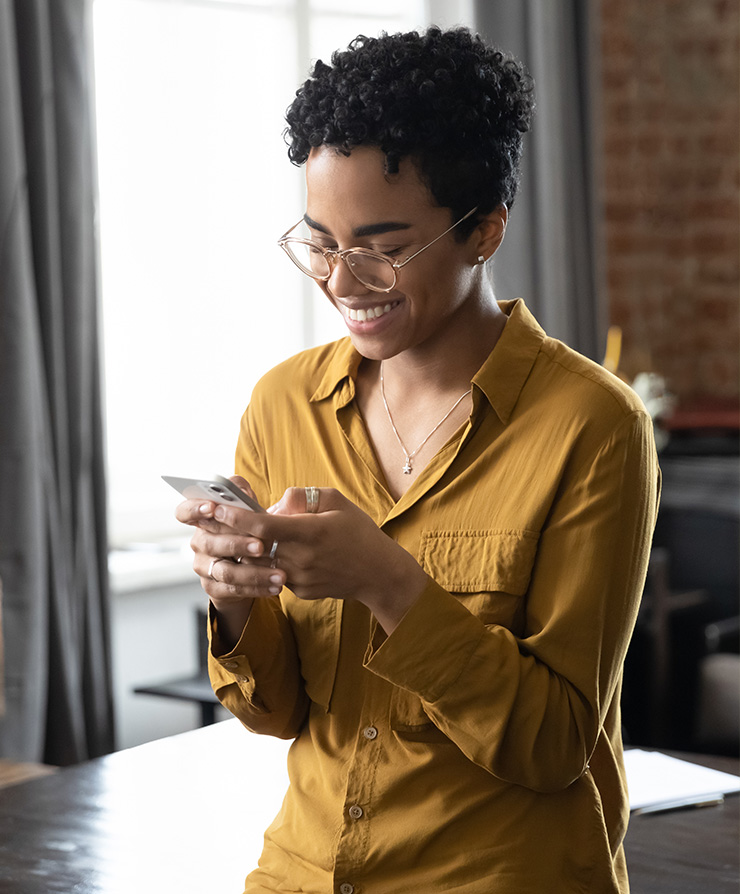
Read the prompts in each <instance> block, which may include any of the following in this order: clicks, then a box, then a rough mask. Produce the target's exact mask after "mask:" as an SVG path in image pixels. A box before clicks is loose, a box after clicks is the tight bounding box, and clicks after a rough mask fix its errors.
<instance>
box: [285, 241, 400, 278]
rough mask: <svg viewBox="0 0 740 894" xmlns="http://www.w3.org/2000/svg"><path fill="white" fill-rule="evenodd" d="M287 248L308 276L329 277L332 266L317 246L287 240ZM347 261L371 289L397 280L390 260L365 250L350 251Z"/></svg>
mask: <svg viewBox="0 0 740 894" xmlns="http://www.w3.org/2000/svg"><path fill="white" fill-rule="evenodd" d="M284 248H285V250H286V251H287V252H288V253H289V254H290V256H291V258H292V260H293V261H294V263H296V264H297V265H298V266H299V267H300V268H301V270H303V272H304V273H306V274H308V276H311V277H316V278H318V279H328V278H329V276H330V274H331V267H330V264H329V261H328V259H327V258H326V257H325V255H324V254H323V253H322V252H320V251H319V250H318V249H317V248H316V247H314V246H311V245H309V244H307V243H305V242H287V243H285V244H284ZM344 258H345V263H346V264H347V266H348V267H349V269H350V270H351V271H352V273H353V274H354V276H356V277H357V279H359V281H360V282H361V283H363V285H366V286H369V287H370V288H371V289H390V288H392V287H393V284H394V281H395V270H394V269H393V266H392V265H391V263H390V262H389V261H386V260H383V258H377V257H375V256H374V255H367V254H365V253H364V252H359V251H358V252H350V253H349V254H346V255H345V256H344ZM340 263H341V262H340Z"/></svg>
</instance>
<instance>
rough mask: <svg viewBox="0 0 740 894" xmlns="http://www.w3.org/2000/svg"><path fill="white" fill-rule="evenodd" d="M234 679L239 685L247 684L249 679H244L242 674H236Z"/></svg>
mask: <svg viewBox="0 0 740 894" xmlns="http://www.w3.org/2000/svg"><path fill="white" fill-rule="evenodd" d="M236 679H237V680H238V682H239V683H248V682H249V677H245V676H244V675H243V674H237V675H236Z"/></svg>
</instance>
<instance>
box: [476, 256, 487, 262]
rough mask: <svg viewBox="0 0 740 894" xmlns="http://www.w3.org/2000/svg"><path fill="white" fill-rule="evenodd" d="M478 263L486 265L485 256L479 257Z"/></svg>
mask: <svg viewBox="0 0 740 894" xmlns="http://www.w3.org/2000/svg"><path fill="white" fill-rule="evenodd" d="M478 263H479V264H485V263H486V259H485V258H484V257H483V255H478Z"/></svg>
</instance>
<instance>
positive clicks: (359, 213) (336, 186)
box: [306, 146, 443, 226]
mask: <svg viewBox="0 0 740 894" xmlns="http://www.w3.org/2000/svg"><path fill="white" fill-rule="evenodd" d="M306 190H307V212H308V214H309V215H310V216H311V217H312V218H314V220H317V221H321V222H325V219H326V223H329V224H330V223H331V221H330V220H328V219H327V218H337V219H339V218H341V220H342V222H343V223H346V224H349V225H352V226H358V225H362V224H367V223H370V222H372V221H373V220H375V219H383V220H385V219H393V220H397V219H400V218H399V215H401V216H403V218H404V219H406V218H409V219H413V218H414V217H416V215H422V214H429V213H430V211H432V209H433V210H434V211H436V212H440V211H443V209H441V208H439V206H437V205H436V204H435V203H434V202H433V201H432V196H431V194H430V192H429V189H428V188H427V186H426V184H425V183H424V182H423V181H422V180H421V178H420V176H419V173H418V170H417V168H416V165H415V164H414V162H413V161H412V160H411V159H408V158H404V159H402V160H401V163H400V165H399V169H398V173H397V174H386V172H385V156H384V154H383V152H381V150H380V149H378V148H377V147H375V146H358V147H357V148H356V149H353V150H352V151H351V152H350V153H349V154H344V153H343V152H341V151H338V150H337V149H335V148H334V147H332V146H320V147H319V148H318V149H313V150H312V151H311V154H310V155H309V157H308V161H307V162H306ZM389 215H390V217H389Z"/></svg>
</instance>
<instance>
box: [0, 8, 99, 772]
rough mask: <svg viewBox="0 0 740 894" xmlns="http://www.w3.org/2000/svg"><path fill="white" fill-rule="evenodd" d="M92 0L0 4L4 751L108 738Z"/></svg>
mask: <svg viewBox="0 0 740 894" xmlns="http://www.w3.org/2000/svg"><path fill="white" fill-rule="evenodd" d="M90 16H91V9H90V0H15V2H13V0H0V580H2V592H3V606H2V608H3V636H4V647H5V713H4V715H3V716H2V717H1V718H0V757H6V758H13V759H24V760H44V761H47V762H49V763H54V764H70V763H75V762H77V761H80V760H83V759H85V758H88V757H91V756H95V755H98V754H103V753H105V752H107V751H110V750H111V749H112V745H113V728H112V726H113V724H112V707H111V706H112V698H111V691H112V687H111V670H110V648H109V641H110V637H109V623H108V622H109V618H108V579H107V562H106V553H107V544H106V541H107V537H106V529H105V496H104V495H105V489H104V469H103V445H102V418H101V395H100V361H99V351H98V309H97V308H98V305H97V294H98V282H97V279H98V276H97V253H96V240H95V229H94V211H95V201H94V200H95V189H94V185H95V177H94V156H93V151H92V145H93V143H92V108H91V89H90V88H91V84H90V62H89V59H90V52H89V49H90V48H89V42H90V34H91V22H90Z"/></svg>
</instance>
